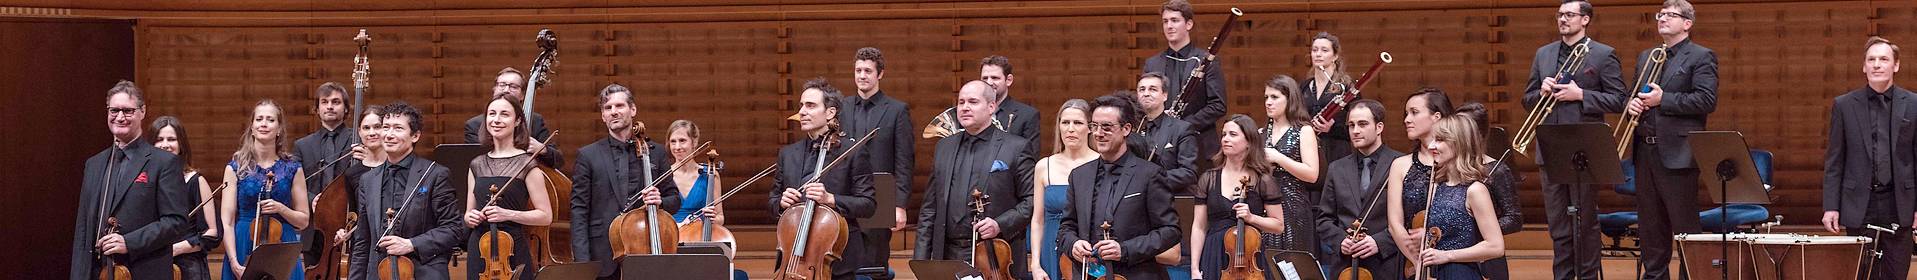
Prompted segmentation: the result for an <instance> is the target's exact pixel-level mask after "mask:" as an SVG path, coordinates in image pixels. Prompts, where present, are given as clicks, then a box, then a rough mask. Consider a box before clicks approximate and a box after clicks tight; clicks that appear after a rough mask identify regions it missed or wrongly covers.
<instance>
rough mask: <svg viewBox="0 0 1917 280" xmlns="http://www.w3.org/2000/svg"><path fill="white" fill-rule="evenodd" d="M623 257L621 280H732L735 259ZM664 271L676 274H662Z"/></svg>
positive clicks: (682, 255)
mask: <svg viewBox="0 0 1917 280" xmlns="http://www.w3.org/2000/svg"><path fill="white" fill-rule="evenodd" d="M619 258H620V259H619V279H625V280H678V279H732V260H731V259H727V258H726V256H725V255H716V254H670V255H626V256H624V257H619ZM661 271H671V272H672V273H659V272H661Z"/></svg>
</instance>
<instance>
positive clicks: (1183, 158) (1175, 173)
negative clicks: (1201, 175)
mask: <svg viewBox="0 0 1917 280" xmlns="http://www.w3.org/2000/svg"><path fill="white" fill-rule="evenodd" d="M1134 93H1135V94H1134V97H1136V98H1137V100H1138V108H1139V109H1140V110H1139V111H1140V112H1139V113H1140V114H1142V115H1143V116H1145V118H1144V119H1143V121H1142V122H1140V123H1139V124H1138V133H1134V134H1132V137H1128V138H1127V139H1126V143H1127V144H1128V145H1131V147H1127V148H1126V149H1127V150H1131V151H1132V154H1134V155H1137V156H1139V157H1142V158H1145V159H1146V160H1147V161H1150V162H1151V163H1152V164H1156V165H1158V167H1159V168H1161V169H1163V170H1164V173H1161V174H1159V177H1158V180H1159V181H1160V183H1162V184H1165V186H1168V187H1171V188H1172V190H1173V192H1177V191H1178V190H1184V189H1190V186H1191V185H1192V184H1193V183H1196V182H1197V181H1198V172H1197V168H1198V166H1197V165H1196V162H1197V161H1198V157H1199V155H1198V150H1197V146H1196V145H1194V144H1193V142H1195V141H1197V138H1198V132H1196V131H1192V124H1191V123H1188V122H1185V121H1184V120H1180V119H1178V118H1177V117H1169V118H1166V117H1167V116H1169V115H1166V114H1165V75H1160V74H1158V73H1156V72H1154V73H1145V74H1144V75H1140V76H1139V77H1138V91H1136V92H1134Z"/></svg>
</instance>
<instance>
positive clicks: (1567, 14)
mask: <svg viewBox="0 0 1917 280" xmlns="http://www.w3.org/2000/svg"><path fill="white" fill-rule="evenodd" d="M1581 16H1584V13H1577V12H1559V13H1558V18H1574V17H1581Z"/></svg>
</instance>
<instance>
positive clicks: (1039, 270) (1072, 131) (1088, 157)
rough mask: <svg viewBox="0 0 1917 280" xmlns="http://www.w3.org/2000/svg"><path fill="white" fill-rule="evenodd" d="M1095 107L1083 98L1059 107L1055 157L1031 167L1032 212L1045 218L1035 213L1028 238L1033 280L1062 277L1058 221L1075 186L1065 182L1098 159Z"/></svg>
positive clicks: (1041, 160) (1053, 155) (1044, 159)
mask: <svg viewBox="0 0 1917 280" xmlns="http://www.w3.org/2000/svg"><path fill="white" fill-rule="evenodd" d="M1091 115H1092V105H1091V103H1088V102H1085V100H1084V99H1072V100H1066V101H1065V104H1064V105H1060V106H1059V108H1058V124H1057V125H1056V126H1053V127H1055V128H1056V129H1057V133H1055V134H1053V135H1055V136H1057V137H1058V139H1057V141H1056V142H1053V143H1056V144H1055V145H1054V146H1052V149H1053V150H1054V151H1055V153H1053V154H1052V156H1048V157H1045V158H1043V159H1039V160H1038V163H1036V164H1034V165H1032V175H1033V178H1032V188H1033V189H1032V197H1033V198H1034V200H1033V201H1032V209H1044V215H1038V213H1034V214H1033V215H1032V224H1031V225H1030V226H1028V228H1027V230H1029V231H1031V232H1030V233H1027V234H1026V236H1030V237H1032V238H1027V239H1029V240H1031V246H1033V247H1032V248H1031V249H1030V250H1029V251H1028V252H1033V253H1032V254H1031V255H1030V256H1031V258H1030V259H1027V260H1026V263H1028V264H1030V266H1031V268H1030V269H1029V270H1031V271H1032V279H1053V277H1052V276H1053V275H1060V274H1058V273H1059V272H1058V271H1059V266H1058V254H1059V250H1058V238H1053V237H1056V236H1058V222H1059V220H1061V219H1064V218H1065V213H1066V212H1067V210H1066V209H1069V208H1071V205H1070V204H1069V203H1068V202H1069V199H1070V195H1071V190H1072V188H1071V187H1072V186H1071V185H1070V184H1067V183H1066V181H1067V180H1069V178H1070V177H1071V175H1072V169H1076V168H1078V167H1079V166H1083V165H1085V163H1089V162H1091V161H1092V160H1094V159H1097V156H1098V154H1097V152H1094V151H1092V147H1091V145H1090V144H1088V143H1086V141H1090V140H1089V138H1088V137H1090V136H1091V134H1090V133H1088V132H1090V130H1089V128H1087V127H1086V124H1087V123H1089V122H1090V121H1091ZM1037 211H1038V210H1034V212H1037Z"/></svg>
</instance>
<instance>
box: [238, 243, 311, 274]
mask: <svg viewBox="0 0 1917 280" xmlns="http://www.w3.org/2000/svg"><path fill="white" fill-rule="evenodd" d="M301 245H302V244H300V243H276V244H266V245H260V246H259V247H254V248H253V253H252V254H249V255H247V256H246V267H247V270H246V272H243V273H241V274H240V279H241V280H255V279H285V280H295V279H293V278H291V276H292V275H293V267H295V266H298V265H296V264H295V263H294V260H295V259H296V258H298V257H299V256H300V246H301ZM256 267H257V268H259V269H253V268H256Z"/></svg>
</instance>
